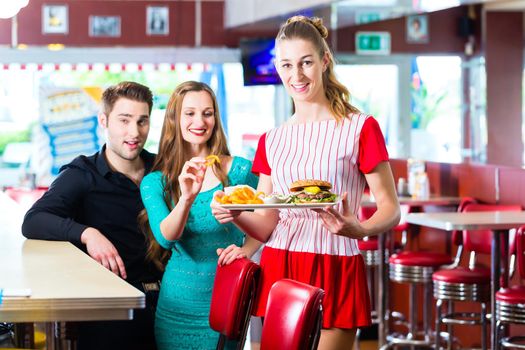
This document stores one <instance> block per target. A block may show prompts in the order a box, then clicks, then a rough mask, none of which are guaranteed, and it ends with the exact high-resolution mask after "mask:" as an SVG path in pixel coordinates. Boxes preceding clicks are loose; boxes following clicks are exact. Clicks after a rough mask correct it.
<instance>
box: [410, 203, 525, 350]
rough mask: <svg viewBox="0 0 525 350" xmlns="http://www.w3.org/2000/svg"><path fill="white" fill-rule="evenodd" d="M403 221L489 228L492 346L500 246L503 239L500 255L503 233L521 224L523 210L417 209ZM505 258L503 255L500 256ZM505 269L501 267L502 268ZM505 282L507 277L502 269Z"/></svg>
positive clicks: (453, 227) (524, 217)
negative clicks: (490, 242) (434, 211)
mask: <svg viewBox="0 0 525 350" xmlns="http://www.w3.org/2000/svg"><path fill="white" fill-rule="evenodd" d="M407 221H408V222H409V223H411V224H414V225H420V226H426V227H432V228H437V229H441V230H446V231H452V230H493V234H492V254H491V296H490V306H491V313H492V317H491V318H490V330H491V348H492V349H496V337H495V334H496V330H497V329H496V317H495V315H494V312H495V310H496V292H497V291H498V289H499V287H500V275H501V273H500V266H501V265H500V264H501V247H500V240H503V242H504V243H503V244H504V246H503V248H504V255H503V256H505V257H506V256H507V251H508V235H507V234H505V233H507V232H508V230H509V229H511V228H517V227H519V226H521V225H523V224H525V211H521V212H519V211H518V212H512V211H500V212H498V211H487V212H468V213H428V214H427V213H417V214H409V215H408V216H407ZM504 260H505V261H506V259H504ZM506 270H507V269H506V268H505V271H506ZM504 277H505V279H504V281H505V283H506V281H507V279H508V276H507V273H506V272H505V276H504Z"/></svg>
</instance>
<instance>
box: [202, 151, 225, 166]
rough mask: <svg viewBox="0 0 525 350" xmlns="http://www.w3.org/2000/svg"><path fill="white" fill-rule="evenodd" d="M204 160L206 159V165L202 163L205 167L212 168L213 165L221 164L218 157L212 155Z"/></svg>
mask: <svg viewBox="0 0 525 350" xmlns="http://www.w3.org/2000/svg"><path fill="white" fill-rule="evenodd" d="M205 159H206V163H204V165H206V166H212V165H213V164H215V163H218V164H221V160H220V158H219V156H216V155H214V154H210V155H209V156H207V157H206V158H205Z"/></svg>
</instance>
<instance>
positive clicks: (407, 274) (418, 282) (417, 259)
mask: <svg viewBox="0 0 525 350" xmlns="http://www.w3.org/2000/svg"><path fill="white" fill-rule="evenodd" d="M451 263H452V258H451V257H450V256H449V255H448V254H443V253H436V252H422V251H417V252H413V251H403V252H401V253H399V254H394V255H392V256H391V257H390V259H389V269H390V273H389V277H390V280H391V281H394V282H398V283H408V284H409V285H410V294H409V320H408V333H407V334H406V335H401V334H397V333H394V334H389V335H387V341H388V344H387V347H389V346H396V345H411V346H428V347H432V346H433V343H432V340H431V329H430V323H431V322H430V317H431V310H430V305H431V304H430V300H431V297H432V295H431V293H432V273H433V272H434V271H435V270H437V269H438V268H439V267H441V266H443V265H449V264H451ZM418 286H421V287H423V303H422V307H423V328H422V329H421V330H418V317H417V312H418V310H417V305H418V302H417V300H416V296H417V289H418V288H417V287H418ZM419 304H420V305H421V303H419ZM420 334H422V335H423V338H419V336H420Z"/></svg>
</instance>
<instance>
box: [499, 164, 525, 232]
mask: <svg viewBox="0 0 525 350" xmlns="http://www.w3.org/2000/svg"><path fill="white" fill-rule="evenodd" d="M499 184H500V185H499V187H500V202H501V203H510V204H520V205H521V206H522V207H523V208H525V170H524V169H519V168H510V167H501V168H499ZM524 224H525V223H524Z"/></svg>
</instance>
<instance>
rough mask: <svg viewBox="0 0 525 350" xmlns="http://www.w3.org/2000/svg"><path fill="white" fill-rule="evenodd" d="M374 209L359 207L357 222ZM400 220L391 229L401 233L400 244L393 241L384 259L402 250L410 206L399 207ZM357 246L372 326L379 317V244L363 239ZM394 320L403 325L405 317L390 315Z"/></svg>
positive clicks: (372, 239)
mask: <svg viewBox="0 0 525 350" xmlns="http://www.w3.org/2000/svg"><path fill="white" fill-rule="evenodd" d="M376 210H377V208H375V207H361V208H360V210H359V220H360V221H364V220H367V219H369V218H370V217H371V216H372V215H373V214H374V213H375V212H376ZM400 211H401V219H400V222H399V224H398V225H397V226H396V227H394V228H393V229H392V231H393V232H394V233H401V242H398V241H394V242H393V243H392V244H391V246H390V247H389V248H386V254H385V255H386V257H387V258H388V256H389V255H390V252H391V251H399V250H401V249H403V247H404V246H405V244H406V240H407V229H408V223H407V221H406V216H407V215H408V213H409V212H410V206H408V205H401V206H400ZM357 246H358V248H359V251H360V253H361V255H362V256H363V260H364V262H365V268H366V275H367V282H368V290H369V292H370V300H371V306H372V324H377V323H379V317H380V316H379V315H378V313H377V305H378V304H379V302H380V301H379V300H378V299H379V293H377V287H378V285H379V273H378V268H379V267H380V262H381V261H380V254H379V242H378V239H377V237H365V238H364V239H362V240H359V241H357ZM389 316H391V317H392V318H394V319H395V320H396V324H403V323H406V322H405V317H404V315H403V314H401V313H399V312H394V313H392V314H391V315H389ZM360 333H361V332H360V330H358V331H357V334H356V349H357V350H358V349H359V339H360Z"/></svg>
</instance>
